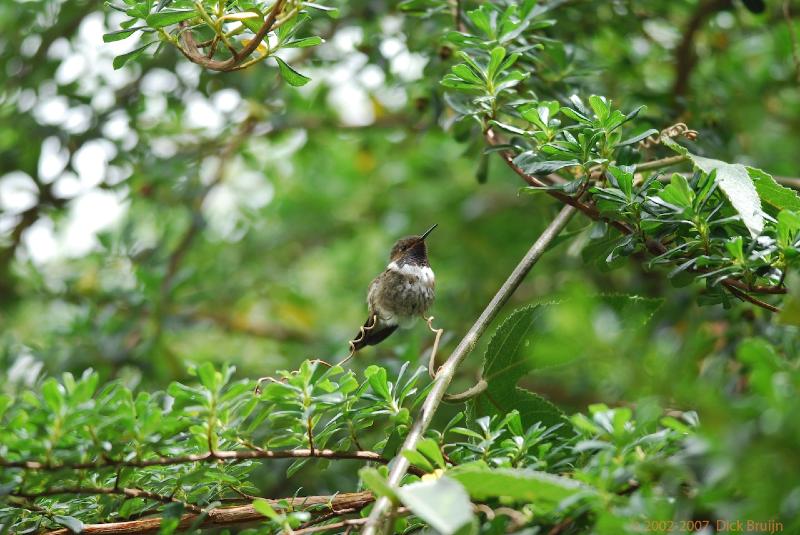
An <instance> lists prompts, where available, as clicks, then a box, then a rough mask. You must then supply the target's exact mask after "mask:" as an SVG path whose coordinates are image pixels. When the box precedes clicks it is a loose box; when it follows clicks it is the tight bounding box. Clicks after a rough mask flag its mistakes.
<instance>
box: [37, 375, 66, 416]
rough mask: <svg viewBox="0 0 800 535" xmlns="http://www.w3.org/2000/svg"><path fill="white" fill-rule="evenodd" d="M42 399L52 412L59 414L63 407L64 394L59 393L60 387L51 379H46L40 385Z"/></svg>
mask: <svg viewBox="0 0 800 535" xmlns="http://www.w3.org/2000/svg"><path fill="white" fill-rule="evenodd" d="M42 397H43V398H44V402H45V403H46V404H47V406H48V407H50V410H52V411H53V412H59V411H60V410H61V407H62V406H63V405H64V394H63V393H62V392H61V386H60V385H59V384H58V381H56V380H55V379H53V378H50V379H48V380H47V381H45V382H44V384H43V385H42Z"/></svg>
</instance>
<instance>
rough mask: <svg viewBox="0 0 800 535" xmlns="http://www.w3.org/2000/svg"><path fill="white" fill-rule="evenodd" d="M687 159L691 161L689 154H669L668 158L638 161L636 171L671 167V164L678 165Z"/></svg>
mask: <svg viewBox="0 0 800 535" xmlns="http://www.w3.org/2000/svg"><path fill="white" fill-rule="evenodd" d="M686 161H689V157H688V156H684V155H682V154H678V155H677V156H669V157H667V158H661V159H660V160H652V161H650V162H643V163H638V164H636V171H651V170H653V169H661V168H663V167H669V166H671V165H676V164H679V163H683V162H686Z"/></svg>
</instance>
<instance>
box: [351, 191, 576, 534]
mask: <svg viewBox="0 0 800 535" xmlns="http://www.w3.org/2000/svg"><path fill="white" fill-rule="evenodd" d="M576 213H577V210H576V208H574V207H572V206H565V207H563V208H562V209H561V211H560V212H559V213H558V215H557V216H556V218H555V219H554V220H553V221H552V222H551V223H550V225H548V227H547V228H546V229H545V230H544V232H542V234H541V236H539V238H538V239H537V240H536V242H535V243H534V244H533V246H532V247H531V248H530V250H529V251H528V252H527V253H526V254H525V256H524V257H523V258H522V260H521V261H520V262H519V264H517V267H515V268H514V271H512V272H511V275H509V276H508V279H506V281H505V283H503V286H501V287H500V289H499V290H498V291H497V293H496V294H495V296H494V297H493V298H492V300H491V301H490V302H489V304H488V305H486V308H485V309H484V310H483V312H482V313H481V315H480V317H479V318H478V319H477V320H476V321H475V324H474V325H473V326H472V327H471V328H470V330H469V331H468V332H467V334H466V335H465V336H464V338H463V339H462V340H461V342H459V344H458V346H457V347H456V348H455V349H454V350H453V352H452V353H451V354H450V356H449V357H448V358H447V360H446V361H445V363H444V365H442V367H441V368H439V371H438V372H437V374H436V379H435V380H434V383H433V387H432V388H431V390H430V392H429V393H428V396H427V398H425V401H424V402H423V404H422V408H421V409H420V412H419V417H418V418H417V419H416V421H415V422H414V425H413V426H412V427H411V430H410V431H409V433H408V435H407V436H406V440H405V442H404V443H403V446H402V447H401V448H400V451H401V452H402V451H404V450H413V449H414V448H415V447H416V445H417V442H418V441H419V440H420V439H421V438H422V436H423V435H424V433H425V431H426V430H427V429H428V426H429V425H430V423H431V421H432V420H433V416H434V414H435V413H436V410H437V409H438V407H439V405H440V404H441V402H442V398H443V397H444V395H445V392H446V391H447V387H448V386H450V383H451V381H452V380H453V377H454V376H455V373H456V369H457V368H458V366H459V365H460V364H461V363H462V362H463V361H464V359H465V358H466V357H467V355H469V354H470V353H471V352H472V350H473V349H474V348H475V346H476V345H477V343H478V340H479V339H480V337H481V335H483V333H484V332H486V329H487V328H488V327H489V325H490V324H491V322H492V320H493V319H494V318H495V317H496V316H497V314H498V312H500V309H501V308H502V307H503V305H505V304H506V302H507V301H508V300H509V298H510V297H511V296H512V295H513V294H514V292H515V291H516V289H517V288H518V287H519V285H520V284H521V283H522V281H523V279H524V278H525V276H526V275H527V274H528V273H529V272H530V270H531V268H533V266H534V265H535V264H536V262H537V261H538V260H539V258H541V257H542V255H543V254H544V252H545V251H546V250H547V248H548V246H549V245H550V244H551V243H552V242H553V240H554V239H555V238H556V237H557V236H558V235H559V233H560V232H561V231H562V230H563V229H564V227H565V226H566V225H567V223H568V222H569V220H570V219H572V216H574V215H575V214H576ZM409 468H410V463H409V461H408V459H406V458H405V457H404V456H402V455H398V456H397V457H395V460H394V464H393V466H392V470H391V472H390V473H389V484H390V485H392V486H394V487H396V486H398V485H399V484H400V482H401V480H402V478H403V476H404V475H405V474H406V472H407V471H408V470H409ZM391 510H392V503H391V501H389V499H388V498H386V497H382V498H380V499H379V500H378V501H377V502H376V503H375V507H374V508H373V509H372V513H371V514H370V516H369V521H368V522H367V524H366V526H365V527H364V531H363V533H364V535H375V533H376V530H377V529H378V527H379V526H380V525H381V524H382V523H383V521H384V519H385V518H386V516H387V515H388V514H389V513H390V511H391Z"/></svg>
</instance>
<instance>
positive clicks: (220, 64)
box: [178, 0, 285, 72]
mask: <svg viewBox="0 0 800 535" xmlns="http://www.w3.org/2000/svg"><path fill="white" fill-rule="evenodd" d="M284 3H285V0H275V3H274V4H273V5H272V9H271V10H270V12H269V14H268V15H267V18H266V19H265V20H264V24H262V25H261V28H259V30H258V33H256V34H255V36H254V37H253V39H251V40H250V42H249V43H247V44H246V45H245V46H244V48H242V49H241V50H239V51H238V52H236V53H235V54H233V55H232V56H231V57H230V58H228V59H226V60H224V61H222V60H217V59H213V58H210V57H208V56H206V55H205V54H204V53H203V52H201V51H200V49H199V48H198V45H197V42H196V41H195V39H194V36H193V35H192V32H191V30H189V29H188V27H187V24H186V23H185V22H183V23H181V29H182V31H181V44H182V45H183V46H180V47H178V49H179V50H180V51H181V52H182V53H183V55H184V56H186V58H187V59H188V60H189V61H191V62H193V63H197V64H198V65H200V66H201V67H205V68H206V69H210V70H212V71H220V72H228V71H233V70H236V69H237V68H238V67H239V66H240V65H241V64H242V62H244V60H246V59H247V58H248V56H250V54H252V53H253V52H255V51H256V49H257V48H258V46H259V45H260V44H261V42H262V41H263V40H264V38H265V37H266V36H267V34H268V33H269V32H270V30H272V28H273V26H274V25H275V21H276V20H277V18H278V15H279V14H280V12H281V9H282V8H283V4H284Z"/></svg>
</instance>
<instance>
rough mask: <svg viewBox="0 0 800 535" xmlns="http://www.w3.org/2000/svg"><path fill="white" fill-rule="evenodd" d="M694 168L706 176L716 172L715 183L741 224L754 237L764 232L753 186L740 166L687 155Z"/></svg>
mask: <svg viewBox="0 0 800 535" xmlns="http://www.w3.org/2000/svg"><path fill="white" fill-rule="evenodd" d="M689 156H690V157H691V159H692V161H693V162H694V164H695V166H697V167H698V168H699V169H700V170H701V171H703V172H704V173H706V174H711V173H712V172H714V171H716V182H717V184H719V187H720V189H721V190H722V191H723V192H724V193H725V195H726V196H727V197H728V200H730V201H731V204H732V205H733V207H734V208H735V209H736V211H737V212H738V213H739V217H741V218H742V222H743V223H744V224H745V226H746V227H747V230H749V231H750V235H751V236H752V237H754V238H755V237H756V236H758V235H760V234H761V232H762V231H763V230H764V213H763V212H762V211H761V199H760V198H759V196H758V192H757V191H756V187H755V184H753V180H752V179H751V178H750V174H749V173H748V172H747V168H746V167H745V166H744V165H742V164H738V163H737V164H731V163H726V162H723V161H720V160H714V159H712V158H703V157H702V156H695V155H694V154H691V153H690V154H689Z"/></svg>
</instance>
